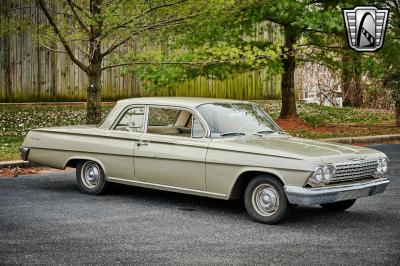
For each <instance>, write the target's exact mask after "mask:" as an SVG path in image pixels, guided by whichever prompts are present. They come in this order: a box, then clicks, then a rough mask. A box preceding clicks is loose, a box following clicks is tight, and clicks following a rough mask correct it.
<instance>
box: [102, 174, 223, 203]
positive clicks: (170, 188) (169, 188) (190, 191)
mask: <svg viewBox="0 0 400 266" xmlns="http://www.w3.org/2000/svg"><path fill="white" fill-rule="evenodd" d="M106 179H107V181H110V182H115V183H120V184H125V185H133V186H138V187H145V188H153V189H159V190H166V191H171V192H179V193H186V194H192V195H198V196H206V197H212V198H218V199H227V198H228V196H227V195H225V194H220V193H214V192H208V191H203V190H197V189H190V188H182V187H174V186H169V185H162V184H154V183H148V182H143V181H137V180H127V179H122V178H117V177H112V176H109V177H107V178H106Z"/></svg>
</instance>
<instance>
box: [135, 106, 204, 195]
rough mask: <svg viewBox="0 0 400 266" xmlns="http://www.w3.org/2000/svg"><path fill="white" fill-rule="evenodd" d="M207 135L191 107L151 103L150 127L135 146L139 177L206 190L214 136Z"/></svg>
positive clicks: (148, 120)
mask: <svg viewBox="0 0 400 266" xmlns="http://www.w3.org/2000/svg"><path fill="white" fill-rule="evenodd" d="M204 136H205V130H204V127H203V126H202V125H201V123H200V122H199V120H198V119H197V118H196V116H195V115H194V114H193V113H192V112H191V111H190V110H187V109H184V108H176V107H159V106H149V107H148V108H147V127H146V130H145V133H144V134H143V135H142V137H141V141H140V142H138V143H137V147H136V149H135V155H134V163H135V180H137V181H139V182H144V183H151V184H159V185H165V186H172V187H178V188H186V189H194V190H206V184H205V158H206V154H207V147H208V145H209V143H210V139H208V138H205V137H204Z"/></svg>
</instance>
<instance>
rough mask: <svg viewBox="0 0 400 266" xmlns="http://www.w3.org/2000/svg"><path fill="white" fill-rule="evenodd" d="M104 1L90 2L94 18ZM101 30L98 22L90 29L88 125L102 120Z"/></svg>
mask: <svg viewBox="0 0 400 266" xmlns="http://www.w3.org/2000/svg"><path fill="white" fill-rule="evenodd" d="M101 2H102V0H92V1H90V12H91V14H92V15H93V17H97V16H99V14H100V13H101V10H100V5H101ZM101 28H102V21H101V20H99V19H98V20H97V21H96V23H95V24H93V25H90V27H89V65H88V71H87V75H88V78H89V87H88V89H87V105H86V123H87V124H98V123H99V122H100V120H101V89H102V88H101V62H102V60H103V58H102V55H101V41H100V37H101Z"/></svg>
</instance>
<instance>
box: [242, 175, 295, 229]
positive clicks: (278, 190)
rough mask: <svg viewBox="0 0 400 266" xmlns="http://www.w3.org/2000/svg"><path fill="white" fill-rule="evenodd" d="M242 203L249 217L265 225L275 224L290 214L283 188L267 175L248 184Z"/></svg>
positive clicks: (258, 177)
mask: <svg viewBox="0 0 400 266" xmlns="http://www.w3.org/2000/svg"><path fill="white" fill-rule="evenodd" d="M244 203H245V206H246V210H247V213H248V214H249V215H250V217H251V218H252V219H253V220H255V221H257V222H260V223H265V224H276V223H278V222H279V221H281V220H282V219H284V218H285V217H286V216H287V215H288V213H289V212H290V204H289V202H288V200H287V198H286V194H285V191H284V189H283V186H282V185H281V183H280V182H279V181H278V180H276V179H275V178H273V177H270V176H267V175H261V176H257V177H255V178H254V179H252V180H251V181H250V182H249V184H248V185H247V188H246V191H245V194H244Z"/></svg>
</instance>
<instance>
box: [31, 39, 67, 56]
mask: <svg viewBox="0 0 400 266" xmlns="http://www.w3.org/2000/svg"><path fill="white" fill-rule="evenodd" d="M37 43H38V45H39V46H41V47H43V48H46V49H47V50H49V51H51V52H56V53H63V54H66V53H67V52H66V51H63V50H57V49H54V48H51V47H49V46H47V45H45V44H43V43H40V42H37Z"/></svg>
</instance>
